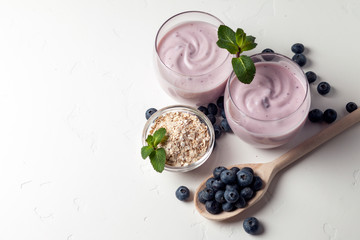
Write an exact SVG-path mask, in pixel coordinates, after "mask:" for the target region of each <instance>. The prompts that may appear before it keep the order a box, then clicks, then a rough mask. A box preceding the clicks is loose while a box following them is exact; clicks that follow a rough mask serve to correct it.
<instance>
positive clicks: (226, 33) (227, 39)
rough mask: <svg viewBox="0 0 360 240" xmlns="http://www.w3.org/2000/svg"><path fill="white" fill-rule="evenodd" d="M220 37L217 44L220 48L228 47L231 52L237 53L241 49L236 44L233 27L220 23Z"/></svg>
mask: <svg viewBox="0 0 360 240" xmlns="http://www.w3.org/2000/svg"><path fill="white" fill-rule="evenodd" d="M218 38H219V40H218V41H217V42H216V44H217V45H218V46H219V47H220V48H225V49H227V50H228V51H229V52H230V53H231V54H236V53H237V52H238V51H239V47H238V45H237V44H236V37H235V32H234V31H233V30H232V29H231V28H229V27H227V26H225V25H220V26H219V28H218Z"/></svg>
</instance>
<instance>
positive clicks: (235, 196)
mask: <svg viewBox="0 0 360 240" xmlns="http://www.w3.org/2000/svg"><path fill="white" fill-rule="evenodd" d="M239 197H240V195H239V193H238V191H236V190H225V192H224V198H225V200H226V201H227V202H229V203H235V202H237V201H238V200H239Z"/></svg>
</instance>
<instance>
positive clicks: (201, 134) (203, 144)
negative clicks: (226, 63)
mask: <svg viewBox="0 0 360 240" xmlns="http://www.w3.org/2000/svg"><path fill="white" fill-rule="evenodd" d="M159 128H165V129H166V141H164V142H162V143H160V144H159V147H162V148H164V149H165V152H166V163H165V170H167V171H171V172H187V171H190V170H193V169H196V168H198V167H199V166H201V165H202V164H203V163H204V162H205V161H206V160H207V159H208V158H209V157H210V155H211V153H212V151H213V148H214V144H215V133H214V128H213V126H212V123H211V122H210V120H209V119H208V118H207V117H206V115H205V114H203V113H202V112H201V111H199V110H197V109H195V108H193V107H190V106H184V105H173V106H168V107H165V108H162V109H160V110H158V111H156V112H155V113H154V114H152V115H151V117H150V118H149V119H148V120H147V122H146V124H145V126H144V129H143V134H142V142H143V145H144V146H145V145H146V139H147V137H148V135H152V134H153V133H154V132H155V131H156V130H158V129H159Z"/></svg>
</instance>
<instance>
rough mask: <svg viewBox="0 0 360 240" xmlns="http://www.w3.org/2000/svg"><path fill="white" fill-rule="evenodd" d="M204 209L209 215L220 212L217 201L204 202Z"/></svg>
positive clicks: (220, 207) (219, 205) (220, 208)
mask: <svg viewBox="0 0 360 240" xmlns="http://www.w3.org/2000/svg"><path fill="white" fill-rule="evenodd" d="M205 208H206V211H208V212H209V213H211V214H219V213H221V212H222V206H221V204H220V203H218V202H217V201H206V203H205Z"/></svg>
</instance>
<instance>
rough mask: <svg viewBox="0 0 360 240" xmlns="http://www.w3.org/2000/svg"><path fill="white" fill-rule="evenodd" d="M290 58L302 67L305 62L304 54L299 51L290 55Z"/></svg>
mask: <svg viewBox="0 0 360 240" xmlns="http://www.w3.org/2000/svg"><path fill="white" fill-rule="evenodd" d="M292 60H293V61H294V62H296V63H297V64H298V65H299V66H300V67H302V66H304V65H305V64H306V57H305V55H303V54H301V53H298V54H295V55H294V56H293V57H292Z"/></svg>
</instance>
